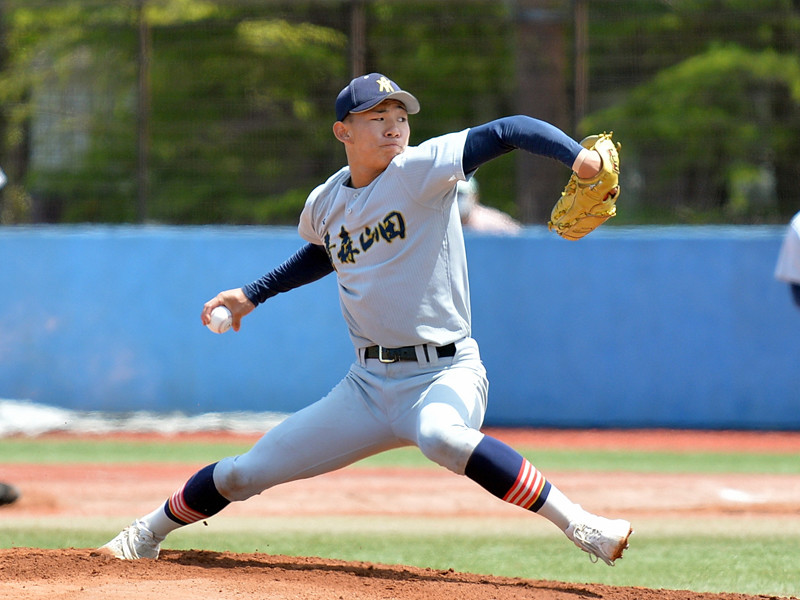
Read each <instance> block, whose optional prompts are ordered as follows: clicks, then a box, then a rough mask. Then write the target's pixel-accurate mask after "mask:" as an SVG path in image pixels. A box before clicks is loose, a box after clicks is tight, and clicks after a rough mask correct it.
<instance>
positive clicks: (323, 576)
mask: <svg viewBox="0 0 800 600" xmlns="http://www.w3.org/2000/svg"><path fill="white" fill-rule="evenodd" d="M493 433H494V434H495V435H497V436H498V437H500V438H501V439H504V440H505V441H507V442H509V443H511V444H512V445H515V446H525V447H536V446H540V447H547V448H558V447H564V448H581V447H583V448H627V449H630V450H635V449H657V448H662V449H663V448H665V447H668V448H671V449H683V450H687V451H689V450H706V451H713V450H714V449H719V450H732V449H736V450H747V451H751V452H762V451H764V452H766V451H769V452H792V453H798V452H800V435H798V434H743V433H730V434H722V433H717V434H713V433H702V434H698V433H690V432H652V431H649V432H640V433H636V432H549V431H535V432H522V431H499V432H493ZM223 438H224V436H222V437H220V436H214V439H216V440H218V441H247V440H243V439H242V438H241V437H239V438H236V439H235V440H234V438H231V439H229V440H226V439H223ZM197 439H198V441H200V440H201V437H200V436H198V437H197ZM191 472H192V467H187V466H186V465H171V464H153V465H129V466H128V465H122V466H120V465H114V466H108V465H99V464H98V465H80V466H75V467H73V466H67V465H57V466H53V465H6V466H3V468H2V478H3V479H6V478H8V479H10V480H11V481H12V482H13V483H15V484H17V485H19V486H20V487H21V488H22V489H23V490H24V494H25V495H24V496H23V498H22V499H21V500H20V501H19V502H18V503H17V504H15V505H12V506H8V507H5V508H3V509H2V510H0V519H3V520H5V519H30V518H52V517H59V518H60V517H63V518H64V519H66V520H68V519H70V518H72V517H75V518H86V517H104V518H111V517H119V516H120V515H123V516H124V517H125V518H132V517H134V516H136V515H138V514H141V513H142V511H143V508H146V509H148V510H149V509H150V508H152V505H153V502H154V501H162V500H163V499H164V498H165V497H166V495H167V494H169V493H171V492H172V491H173V490H174V488H175V487H176V486H177V485H179V484H180V483H182V482H183V480H185V478H186V477H187V476H188V475H190V474H191ZM614 476H615V478H617V479H616V480H615V481H616V482H617V484H618V487H617V489H621V490H625V492H624V494H619V493H617V494H614V497H613V498H609V494H608V492H607V489H604V488H603V486H602V485H599V484H598V482H599V480H600V479H601V478H602V477H603V475H602V474H591V473H557V474H554V477H553V479H554V480H556V481H557V482H558V485H559V487H561V488H562V489H564V491H565V492H566V493H567V494H568V495H572V494H580V495H581V498H580V499H581V501H582V502H585V503H586V504H587V505H591V506H592V507H593V508H594V509H596V510H598V511H600V512H603V513H605V514H608V515H609V516H629V517H630V518H632V519H633V518H634V517H636V516H640V517H641V516H643V515H661V514H665V513H671V514H673V515H674V514H681V515H710V514H713V515H715V516H722V517H723V518H725V517H726V516H728V517H730V518H731V519H736V518H737V517H738V516H741V515H742V514H746V513H747V512H748V511H754V512H758V513H760V514H763V513H764V512H765V511H766V512H768V513H770V514H773V515H777V516H781V515H784V514H785V515H797V513H798V511H800V500H798V499H799V498H800V477H796V476H767V475H749V476H742V475H736V474H726V475H704V476H703V477H693V476H688V475H646V476H643V475H641V474H639V475H635V474H624V473H619V474H615V475H614ZM130 483H134V485H128V484H130ZM443 489H447V490H449V491H448V494H450V495H451V497H450V498H445V497H443V494H442V490H443ZM751 489H757V490H759V494H761V496H760V497H759V498H751V499H750V500H752V502H751V501H743V498H742V497H741V496H735V495H732V496H731V495H729V497H728V496H725V495H724V494H723V495H720V493H719V491H720V490H733V491H737V490H739V493H740V494H743V493H744V492H741V490H751ZM587 490H596V492H594V493H589V492H587ZM669 490H676V491H675V492H674V496H670V495H669ZM687 490H689V491H690V493H686V492H687ZM388 498H391V502H388V501H387V499H388ZM745 500H746V498H745ZM228 512H230V513H231V514H233V515H234V516H235V515H237V514H246V515H248V516H256V517H258V516H259V515H270V516H272V517H274V516H276V515H277V516H280V515H297V514H306V515H324V514H339V515H348V514H349V515H365V514H367V515H369V514H373V515H391V514H403V515H407V514H412V515H415V514H416V515H424V516H426V517H431V516H433V517H436V516H437V515H443V516H444V515H447V516H452V515H453V514H455V515H456V516H458V515H462V516H473V517H475V516H481V517H486V518H497V519H503V518H511V517H510V515H512V514H513V515H515V516H516V515H517V514H518V509H516V508H515V507H512V506H509V505H506V504H504V503H501V502H498V501H497V500H496V499H494V498H492V497H491V496H489V495H488V494H486V493H485V492H483V491H482V490H480V489H478V488H477V486H475V485H474V484H472V483H471V482H469V481H467V480H466V479H465V478H462V477H457V476H455V475H452V474H450V473H447V472H446V471H443V470H437V469H428V470H425V469H411V470H409V469H372V468H370V469H344V470H342V471H339V472H336V473H331V474H328V475H324V476H322V477H318V478H315V479H313V480H308V481H301V482H293V483H290V484H287V485H285V486H282V488H281V493H280V494H278V493H275V494H269V495H267V494H265V495H264V496H262V497H259V498H258V499H253V501H251V502H246V503H241V504H235V505H232V506H231V507H229V509H227V510H226V514H227V513H228ZM634 542H635V540H634ZM576 551H577V550H576ZM598 568H606V567H605V566H604V565H598ZM0 597H3V598H6V597H7V598H14V599H19V600H33V599H37V600H38V599H45V598H46V599H48V600H49V599H53V600H59V599H72V598H79V599H81V600H100V599H106V598H114V599H115V600H126V599H136V600H142V599H145V598H147V599H150V598H158V599H161V600H183V599H189V598H191V599H193V600H194V599H195V598H198V597H202V598H206V597H211V598H215V599H220V600H234V599H236V600H248V599H255V598H269V599H276V600H277V599H286V600H311V599H314V600H316V599H320V600H321V599H325V600H328V599H332V600H339V599H341V600H379V599H380V600H395V599H398V600H399V599H404V600H423V599H424V600H439V599H442V600H445V599H446V600H452V599H454V598H455V599H458V600H505V599H511V598H514V599H534V600H567V599H569V600H578V599H604V600H633V599H637V600H650V599H652V600H678V599H680V600H744V599H746V598H747V599H751V598H755V597H754V596H746V595H740V594H710V593H694V592H687V591H668V590H650V589H643V588H626V587H611V586H605V585H596V584H575V583H559V582H554V581H540V580H524V579H515V578H504V577H494V576H487V575H474V574H464V573H458V572H454V571H452V570H447V571H440V570H433V569H420V568H415V567H408V566H389V565H380V564H370V563H362V562H343V561H337V560H333V559H323V558H296V557H287V556H277V555H268V554H260V553H257V554H232V553H220V552H210V551H196V550H191V551H179V550H164V551H163V552H162V557H161V558H160V559H159V560H157V561H152V560H143V561H138V562H134V563H130V562H123V561H118V560H115V559H111V558H108V557H104V556H98V555H96V554H94V553H93V551H92V550H90V549H60V550H41V549H28V548H14V549H9V550H0ZM759 598H765V596H759Z"/></svg>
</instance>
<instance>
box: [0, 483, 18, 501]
mask: <svg viewBox="0 0 800 600" xmlns="http://www.w3.org/2000/svg"><path fill="white" fill-rule="evenodd" d="M17 500H19V490H18V489H17V488H16V487H14V486H13V485H11V484H10V483H2V482H0V506H3V505H5V504H13V503H14V502H16V501H17Z"/></svg>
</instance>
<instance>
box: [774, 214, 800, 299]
mask: <svg viewBox="0 0 800 600" xmlns="http://www.w3.org/2000/svg"><path fill="white" fill-rule="evenodd" d="M775 278H776V279H779V280H780V281H785V282H786V283H788V284H789V289H790V291H791V293H792V298H794V302H795V304H797V307H798V308H800V212H798V213H796V214H795V215H794V217H792V220H791V222H790V223H789V227H788V228H787V230H786V235H785V237H784V238H783V244H782V245H781V251H780V254H779V255H778V264H777V265H776V266H775Z"/></svg>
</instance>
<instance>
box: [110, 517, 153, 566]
mask: <svg viewBox="0 0 800 600" xmlns="http://www.w3.org/2000/svg"><path fill="white" fill-rule="evenodd" d="M162 540H163V538H162V539H158V538H157V537H156V536H155V534H154V533H153V532H152V531H150V530H149V529H148V528H147V527H145V526H144V523H142V522H141V521H134V522H133V523H132V524H131V525H129V526H128V527H126V528H125V529H123V530H122V531H121V532H120V533H119V535H117V537H115V538H114V539H113V540H111V541H110V542H108V543H107V544H106V545H105V546H101V547H100V548H98V551H99V552H101V553H104V554H112V555H114V556H115V557H117V558H119V559H121V560H137V559H139V558H158V553H159V552H160V551H161V542H162Z"/></svg>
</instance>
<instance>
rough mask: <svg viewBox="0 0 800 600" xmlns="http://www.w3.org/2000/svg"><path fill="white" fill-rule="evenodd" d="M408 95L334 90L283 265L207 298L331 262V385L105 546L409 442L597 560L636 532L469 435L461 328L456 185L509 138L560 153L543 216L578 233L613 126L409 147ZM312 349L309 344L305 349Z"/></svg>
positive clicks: (206, 311) (249, 291)
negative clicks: (329, 130)
mask: <svg viewBox="0 0 800 600" xmlns="http://www.w3.org/2000/svg"><path fill="white" fill-rule="evenodd" d="M419 109H420V105H419V102H418V101H417V98H415V97H414V96H413V95H412V94H410V93H408V92H407V91H404V90H402V89H401V88H400V87H399V86H398V85H397V84H396V83H395V82H394V81H391V80H390V79H389V78H387V77H386V76H384V75H381V74H380V73H371V74H369V75H364V76H361V77H357V78H355V79H353V80H352V81H351V82H350V83H349V84H348V85H347V86H346V87H345V88H344V89H343V90H342V91H341V93H340V94H339V96H338V98H337V99H336V104H335V110H336V122H335V123H334V125H333V134H334V136H336V139H338V140H339V141H340V142H341V143H342V145H343V147H344V151H345V154H346V156H347V166H345V167H343V168H342V169H341V170H339V171H338V172H336V173H334V174H333V175H332V176H331V177H330V178H329V179H328V180H327V181H326V182H325V183H323V184H322V185H320V186H318V187H317V188H316V189H314V190H313V191H312V192H311V194H310V195H309V197H308V199H307V201H306V204H305V207H304V209H303V211H302V214H301V216H300V224H299V233H300V236H301V237H302V238H303V239H304V240H305V241H306V242H307V243H306V244H305V245H304V246H302V247H301V248H300V249H299V251H298V252H297V253H296V254H295V255H294V256H292V257H291V258H289V259H288V260H287V261H286V262H285V263H283V264H282V265H280V266H279V267H277V268H276V269H274V270H272V271H270V272H269V273H267V274H266V275H264V276H263V277H261V278H260V279H258V280H256V281H253V282H252V283H249V284H247V285H245V286H244V287H242V288H237V289H232V290H227V291H223V292H221V293H219V294H218V295H217V296H216V297H214V298H212V299H211V300H209V301H208V302H206V304H205V305H204V307H203V311H202V315H201V320H202V322H203V323H204V324H207V323H209V321H210V313H211V311H212V310H213V309H214V308H216V307H217V306H222V305H224V306H226V307H227V308H228V309H229V310H230V311H231V313H232V315H233V323H232V327H233V329H234V330H235V331H238V330H239V328H240V327H241V323H242V318H243V317H244V316H246V315H247V314H248V313H250V312H251V311H252V310H253V309H254V308H255V307H256V306H258V305H259V304H262V303H264V302H265V301H266V300H267V299H269V298H270V297H272V296H274V295H276V294H279V293H284V292H287V291H289V290H291V289H293V288H296V287H298V286H301V285H306V284H309V283H311V282H313V281H316V280H317V279H319V278H321V277H324V276H326V275H328V274H330V273H335V276H336V279H337V282H338V290H339V302H340V304H341V310H342V313H343V315H344V319H345V321H346V323H347V327H348V330H349V334H350V338H351V340H352V342H353V347H354V349H355V354H354V361H353V363H352V366H351V367H350V369H349V371H348V372H347V374H346V375H345V376H344V378H343V379H342V380H341V381H340V382H339V383H338V384H337V385H336V386H335V387H334V388H333V389H332V390H331V391H330V393H328V395H327V396H325V397H324V398H322V399H321V400H318V401H317V402H315V403H313V404H310V405H309V406H307V407H306V408H304V409H302V410H300V411H298V412H296V413H294V414H292V415H290V416H289V417H288V418H287V419H286V420H284V421H283V422H282V423H280V424H279V425H278V426H277V427H275V428H273V429H271V430H270V431H268V432H267V433H265V434H264V436H263V437H262V438H261V439H260V440H259V441H258V442H257V443H256V444H255V445H254V446H253V447H252V448H251V449H250V450H249V451H247V452H246V453H244V454H242V455H240V456H231V457H228V458H224V459H222V460H220V461H219V462H216V463H214V464H211V465H208V466H207V467H204V468H203V469H201V470H200V471H198V472H197V473H196V474H194V475H193V476H192V477H191V478H190V479H189V480H188V481H187V482H186V483H185V484H184V485H183V486H182V487H180V488H179V489H177V490H176V491H175V493H174V494H173V495H172V496H171V497H170V498H169V499H167V501H166V502H165V503H164V504H163V505H161V506H158V507H157V508H156V509H155V510H154V511H153V512H151V513H149V514H147V515H144V516H142V517H141V518H138V519H136V520H135V521H134V522H133V524H132V525H130V526H129V527H127V528H125V529H124V530H123V531H122V532H121V533H120V534H119V535H118V536H117V537H115V538H114V539H113V540H111V541H110V542H109V543H108V544H106V545H105V546H103V547H102V551H104V552H108V553H111V554H113V555H114V556H116V557H118V558H121V559H138V558H157V557H158V554H159V549H160V544H161V542H162V541H163V540H164V539H165V537H166V536H167V535H168V534H169V533H170V532H171V531H173V530H175V529H177V528H179V527H182V526H185V525H187V524H189V523H194V522H196V521H200V520H203V519H207V518H209V517H211V516H212V515H214V514H216V513H218V512H219V511H221V510H222V509H224V508H225V507H226V506H227V505H228V504H229V503H231V502H238V501H242V500H246V499H247V498H250V497H252V496H254V495H257V494H260V493H262V492H264V491H265V490H268V489H270V488H273V487H275V486H278V485H279V484H281V483H285V482H288V481H292V480H296V479H300V478H306V477H313V476H315V475H319V474H321V473H326V472H329V471H332V470H334V469H340V468H342V467H345V466H347V465H350V464H352V463H354V462H356V461H358V460H360V459H363V458H365V457H367V456H370V455H373V454H376V453H378V452H383V451H385V450H389V449H391V448H398V447H401V446H409V445H414V446H417V447H418V448H419V449H420V450H421V451H422V453H423V454H424V455H425V456H426V457H427V458H429V459H430V460H432V461H434V462H436V463H438V464H439V465H441V466H443V467H445V468H446V469H449V470H450V471H453V472H454V473H457V474H460V475H465V476H466V477H468V478H470V479H472V480H473V481H474V482H475V483H477V484H478V485H480V486H482V487H483V488H484V489H486V490H487V491H488V492H489V493H491V494H494V495H495V496H497V497H498V498H500V499H502V500H504V501H506V502H509V503H511V504H515V505H517V506H519V507H520V509H521V510H527V511H530V512H532V513H537V514H539V515H541V516H542V517H544V518H546V519H548V520H549V521H551V522H552V523H554V524H555V526H557V527H558V528H559V529H560V530H561V531H562V532H564V534H565V535H566V537H567V538H568V539H569V540H571V541H572V542H574V543H575V545H577V546H578V548H580V549H581V550H584V551H585V552H588V553H589V554H590V556H591V557H592V559H593V560H597V559H601V560H603V561H604V562H605V563H607V564H609V565H613V564H614V561H615V560H617V559H619V558H620V557H621V556H622V552H623V550H624V549H625V548H627V546H628V538H629V536H630V534H631V533H632V529H631V525H630V523H629V522H628V521H625V520H622V519H615V520H612V519H607V518H605V517H601V516H597V515H594V514H592V513H590V512H587V511H586V510H584V509H583V508H582V507H581V506H579V505H577V504H575V503H573V502H572V501H571V500H569V499H568V498H567V497H566V496H565V495H564V494H563V493H562V492H561V491H559V489H558V488H557V487H556V486H555V485H553V483H552V482H550V481H549V480H548V479H547V478H546V477H545V476H544V475H543V474H542V473H541V472H540V471H539V470H538V469H537V468H536V467H535V466H534V465H532V464H531V463H530V462H529V461H528V460H526V459H525V458H524V457H523V456H522V455H520V454H519V453H518V452H517V451H516V450H514V449H513V448H511V447H509V446H508V445H506V444H505V443H503V442H501V441H499V440H497V439H495V438H492V437H490V436H488V435H484V434H483V433H482V432H481V429H480V428H481V425H482V423H483V419H484V415H485V412H486V406H487V399H488V381H487V377H486V372H485V369H484V366H483V364H482V362H481V357H480V352H479V348H478V343H477V342H476V341H475V340H474V339H473V338H472V337H471V323H470V318H471V317H470V296H469V278H468V276H467V261H466V252H465V248H464V238H463V233H462V229H461V222H460V219H459V212H458V205H457V203H456V201H455V200H456V186H457V184H458V182H459V181H466V180H469V179H470V178H471V177H472V176H473V174H474V173H475V171H476V170H477V169H478V168H479V167H480V166H481V165H483V164H484V163H486V162H487V161H490V160H492V159H493V158H495V157H498V156H500V155H502V154H505V153H507V152H510V151H512V150H515V149H520V150H523V151H525V152H531V153H533V154H537V155H540V156H544V157H549V158H552V159H555V160H558V161H560V162H562V163H563V164H564V165H565V166H567V167H569V168H571V169H573V171H574V174H573V176H572V177H571V179H570V182H569V183H568V184H567V188H566V190H565V192H564V194H562V197H561V199H560V200H559V202H558V203H557V207H556V209H554V211H553V219H552V221H551V225H550V226H551V228H553V229H555V230H556V231H557V232H558V233H559V234H561V235H562V236H564V237H566V238H567V239H578V238H579V237H581V236H583V235H585V234H586V233H588V232H589V231H590V230H591V229H593V228H594V227H596V226H597V225H599V224H600V223H601V222H602V221H604V220H605V218H608V216H610V215H611V214H613V212H612V210H611V209H612V207H613V205H614V202H615V201H616V199H617V197H618V195H619V186H618V181H617V179H618V174H619V157H618V154H617V147H616V146H615V145H614V144H613V143H612V142H611V137H610V135H602V136H594V137H593V138H587V140H585V141H584V142H583V145H581V144H580V143H578V142H577V141H575V140H573V139H571V138H570V137H568V136H567V135H566V134H565V133H563V132H562V131H560V130H559V129H557V128H556V127H553V126H552V125H549V124H547V123H545V122H542V121H539V120H536V119H533V118H530V117H527V116H513V117H507V118H502V119H498V120H496V121H492V122H489V123H486V124H483V125H480V126H477V127H473V128H471V129H466V130H464V131H459V132H456V133H450V134H447V135H443V136H441V137H437V138H434V139H431V140H428V141H426V142H424V143H422V144H420V145H419V146H409V135H410V126H409V115H412V114H416V113H417V112H419ZM313 350H314V349H312V348H309V352H311V351H313Z"/></svg>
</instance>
